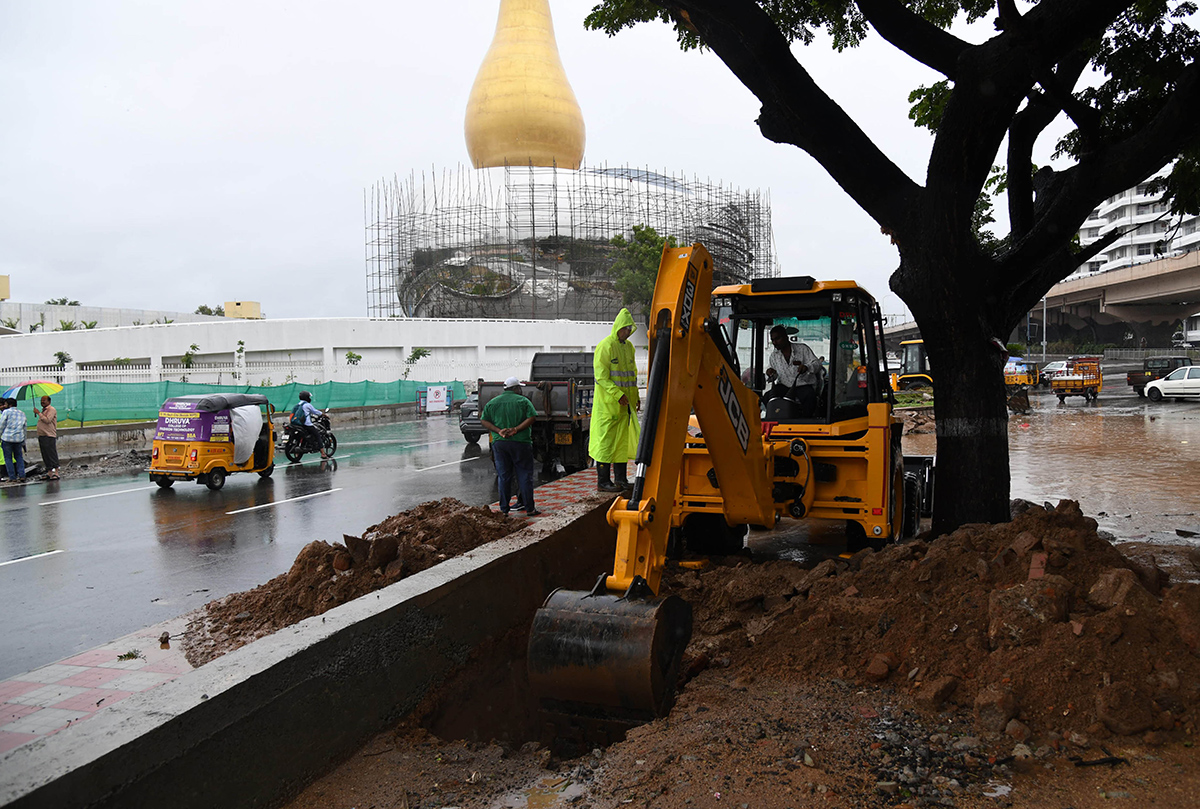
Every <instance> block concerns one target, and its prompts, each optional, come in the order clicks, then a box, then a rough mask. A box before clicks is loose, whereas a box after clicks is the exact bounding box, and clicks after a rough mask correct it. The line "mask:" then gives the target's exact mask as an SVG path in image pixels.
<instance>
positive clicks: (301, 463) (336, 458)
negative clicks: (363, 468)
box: [280, 452, 354, 469]
mask: <svg viewBox="0 0 1200 809" xmlns="http://www.w3.org/2000/svg"><path fill="white" fill-rule="evenodd" d="M353 457H354V453H353V452H349V453H346V454H345V455H330V456H329V457H328V458H321V457H320V456H318V457H316V458H309V459H308V460H307V461H296V462H295V463H293V462H291V461H288V465H287V466H284V467H280V468H282V469H287V468H288V466H304V465H305V464H306V463H315V462H317V461H340V460H342V459H343V458H353Z"/></svg>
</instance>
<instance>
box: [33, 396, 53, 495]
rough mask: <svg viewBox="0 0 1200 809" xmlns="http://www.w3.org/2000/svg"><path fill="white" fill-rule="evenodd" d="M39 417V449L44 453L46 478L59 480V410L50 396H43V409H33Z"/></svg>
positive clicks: (43, 464)
mask: <svg viewBox="0 0 1200 809" xmlns="http://www.w3.org/2000/svg"><path fill="white" fill-rule="evenodd" d="M33 415H34V416H36V417H37V440H38V449H39V450H40V451H41V453H42V466H44V467H46V478H47V479H49V480H58V411H57V410H55V409H54V407H53V406H51V404H50V397H49V396H43V397H42V409H41V410H38V409H37V408H36V407H35V408H34V409H33Z"/></svg>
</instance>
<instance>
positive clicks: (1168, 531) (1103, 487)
mask: <svg viewBox="0 0 1200 809" xmlns="http://www.w3.org/2000/svg"><path fill="white" fill-rule="evenodd" d="M1030 401H1031V404H1032V405H1033V410H1032V411H1031V412H1030V413H1029V414H1028V415H1024V416H1016V415H1014V416H1012V417H1011V418H1010V420H1009V433H1008V435H1009V467H1010V475H1011V486H1010V490H1011V495H1012V497H1020V498H1024V499H1026V500H1030V501H1033V502H1035V503H1042V502H1050V503H1057V502H1058V501H1059V500H1077V501H1079V504H1080V507H1081V508H1082V509H1083V512H1084V513H1085V514H1087V515H1089V516H1091V517H1094V518H1095V519H1096V522H1097V523H1099V526H1100V529H1101V530H1103V531H1108V532H1110V533H1111V534H1113V536H1114V537H1115V538H1116V540H1117V541H1118V542H1138V543H1144V544H1147V545H1174V546H1184V547H1188V546H1190V547H1200V405H1197V404H1195V403H1190V402H1187V403H1180V402H1160V403H1158V404H1152V403H1150V402H1147V401H1146V400H1144V399H1138V398H1137V397H1136V396H1133V395H1123V396H1122V395H1114V396H1111V397H1106V396H1105V394H1103V393H1102V394H1101V396H1100V399H1099V400H1098V401H1096V402H1093V403H1088V404H1085V403H1084V402H1083V400H1082V399H1067V401H1066V402H1065V403H1064V404H1059V403H1058V400H1057V399H1056V398H1055V397H1054V396H1052V395H1050V394H1048V393H1045V392H1040V391H1039V392H1035V393H1033V394H1031V396H1030ZM904 451H905V452H906V453H908V454H910V455H935V454H936V452H937V440H936V437H935V436H934V434H933V433H915V434H908V435H905V436H904ZM927 525H928V523H927V522H926V527H927ZM1187 534H1197V536H1195V537H1187V536H1186V535H1187ZM749 543H750V547H751V548H752V549H753V550H754V551H755V553H756V554H762V555H764V556H773V557H776V558H780V559H788V560H790V561H794V562H797V563H799V564H802V565H805V566H812V565H815V564H816V563H818V562H820V561H821V560H822V559H824V558H827V557H829V556H836V555H838V554H839V553H841V552H843V551H844V548H845V534H844V528H843V525H842V524H841V523H828V524H827V523H824V522H823V521H810V522H801V523H795V522H792V521H784V523H783V524H781V525H780V527H779V528H777V529H776V530H774V531H770V532H751V534H750V537H749Z"/></svg>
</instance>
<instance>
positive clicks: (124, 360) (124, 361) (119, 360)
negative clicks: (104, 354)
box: [106, 357, 133, 365]
mask: <svg viewBox="0 0 1200 809" xmlns="http://www.w3.org/2000/svg"><path fill="white" fill-rule="evenodd" d="M106 364H107V365H132V364H133V360H131V359H130V358H129V357H113V358H112V359H111V360H109V361H108V362H107V363H106Z"/></svg>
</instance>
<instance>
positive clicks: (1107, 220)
mask: <svg viewBox="0 0 1200 809" xmlns="http://www.w3.org/2000/svg"><path fill="white" fill-rule="evenodd" d="M1152 185H1153V184H1152V183H1151V182H1149V181H1147V182H1144V183H1140V184H1139V185H1137V186H1135V187H1133V188H1130V189H1127V190H1125V191H1122V192H1121V193H1119V194H1115V195H1113V196H1111V197H1109V198H1108V199H1106V200H1105V201H1104V202H1102V203H1100V205H1099V207H1097V208H1096V209H1095V210H1094V211H1092V213H1091V215H1089V216H1088V218H1087V220H1086V221H1085V222H1084V223H1083V227H1082V228H1080V230H1079V243H1080V244H1081V245H1083V246H1084V247H1086V246H1088V245H1089V244H1092V243H1094V242H1096V241H1097V240H1099V239H1101V238H1103V237H1104V236H1107V235H1108V234H1110V233H1112V232H1113V231H1114V230H1118V231H1120V232H1121V236H1120V237H1119V238H1118V239H1117V240H1116V241H1115V242H1113V243H1112V244H1111V245H1109V246H1108V248H1107V249H1106V250H1104V251H1103V252H1101V253H1099V254H1097V255H1096V256H1095V257H1094V258H1093V259H1092V260H1091V261H1089V262H1088V263H1087V264H1084V265H1083V266H1081V267H1080V268H1079V269H1078V270H1077V271H1076V272H1075V274H1074V276H1073V277H1077V276H1080V275H1087V274H1091V273H1097V272H1106V271H1108V270H1115V269H1119V268H1121V267H1129V266H1132V265H1134V264H1142V263H1144V262H1147V261H1154V260H1155V259H1158V258H1163V257H1164V256H1174V255H1181V254H1183V253H1187V252H1191V251H1192V250H1197V249H1200V217H1197V216H1185V217H1182V219H1181V218H1180V217H1178V216H1172V215H1171V214H1169V213H1168V211H1167V203H1165V202H1162V201H1161V196H1162V191H1161V190H1153V189H1152ZM1160 243H1161V247H1160V248H1159V250H1160V252H1157V253H1156V252H1155V246H1156V245H1159V244H1160Z"/></svg>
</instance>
